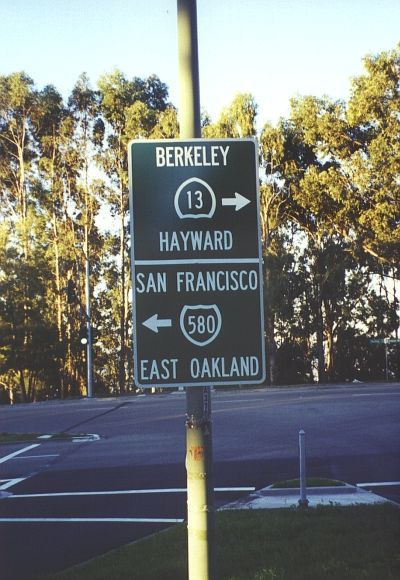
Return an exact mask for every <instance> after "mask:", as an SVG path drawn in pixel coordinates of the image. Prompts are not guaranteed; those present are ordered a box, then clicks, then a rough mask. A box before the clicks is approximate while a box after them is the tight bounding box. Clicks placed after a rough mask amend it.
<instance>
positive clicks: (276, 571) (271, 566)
mask: <svg viewBox="0 0 400 580" xmlns="http://www.w3.org/2000/svg"><path fill="white" fill-rule="evenodd" d="M186 535H187V532H186V529H185V526H184V525H179V526H175V527H174V528H171V529H169V530H167V531H165V532H161V533H159V534H156V535H154V536H151V537H149V538H147V539H144V540H141V541H140V542H137V543H134V544H131V545H128V546H124V547H122V548H119V549H117V550H115V551H113V552H111V553H109V554H106V555H104V556H101V557H99V558H97V559H95V560H92V561H90V562H88V563H86V564H83V565H80V566H77V567H74V568H71V569H69V570H66V571H64V572H62V573H59V574H56V575H51V576H47V577H46V578H47V580H50V579H51V580H56V579H57V580H113V579H118V580H124V579H128V578H129V579H130V580H154V579H155V578H159V579H162V580H186V579H187V560H186V553H187V545H186ZM399 546H400V511H399V508H398V507H397V506H395V505H393V504H380V505H360V506H351V507H340V506H329V507H328V506H321V507H318V508H313V509H308V510H298V509H282V510H280V509H277V510H242V511H234V510H232V511H224V512H219V513H217V515H216V559H217V574H216V578H217V579H218V580H320V579H324V580H343V579H346V580H383V579H384V580H398V579H399V578H400V554H399Z"/></svg>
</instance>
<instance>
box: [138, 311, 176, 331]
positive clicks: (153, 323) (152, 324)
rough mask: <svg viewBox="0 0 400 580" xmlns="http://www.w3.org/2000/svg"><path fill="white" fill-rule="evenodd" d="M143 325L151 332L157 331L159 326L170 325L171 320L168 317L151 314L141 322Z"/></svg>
mask: <svg viewBox="0 0 400 580" xmlns="http://www.w3.org/2000/svg"><path fill="white" fill-rule="evenodd" d="M142 324H143V326H146V328H149V329H150V330H152V331H153V332H158V329H159V328H165V327H168V326H172V320H171V319H170V318H160V319H159V318H158V314H153V316H150V318H148V319H147V320H145V321H144V322H142Z"/></svg>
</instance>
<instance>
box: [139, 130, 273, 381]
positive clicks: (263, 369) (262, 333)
mask: <svg viewBox="0 0 400 580" xmlns="http://www.w3.org/2000/svg"><path fill="white" fill-rule="evenodd" d="M204 142H207V143H240V142H241V143H243V142H246V143H247V142H250V143H253V145H254V157H255V170H256V176H255V177H256V206H257V230H258V247H257V251H258V260H257V262H256V263H258V272H259V280H260V288H259V301H260V327H259V330H260V342H261V359H262V360H261V361H260V362H261V377H260V379H258V380H249V381H243V380H229V381H215V382H214V381H212V380H209V381H203V380H201V381H196V382H174V383H170V382H166V383H163V382H154V383H151V384H150V383H145V384H142V383H141V382H140V380H139V376H138V368H139V365H138V350H137V347H136V345H137V318H138V317H137V309H136V292H135V275H136V266H135V262H136V260H135V243H134V240H135V238H134V225H133V208H134V193H133V189H134V188H133V168H132V146H133V145H135V144H145V143H147V144H149V143H150V144H154V145H156V144H158V143H162V144H166V143H175V144H179V143H199V144H201V143H204ZM128 180H129V218H130V223H129V231H130V236H131V240H130V241H131V247H130V257H131V284H132V324H133V332H132V334H133V381H134V384H135V385H136V386H137V387H138V388H140V389H151V388H154V387H156V388H166V389H167V388H168V389H171V388H180V387H188V388H191V387H209V386H211V385H212V386H215V387H216V388H218V387H219V386H233V385H259V384H262V383H264V382H265V380H266V356H265V317H264V280H263V257H262V245H261V222H260V180H259V158H258V141H257V138H256V137H243V138H238V139H236V138H221V139H218V138H212V139H206V138H189V139H182V138H177V139H154V140H153V139H132V140H131V141H129V143H128ZM238 260H240V259H238ZM137 261H138V262H140V260H137ZM200 261H201V259H196V260H195V262H196V263H199V262H200ZM224 261H225V260H224ZM240 261H242V260H240ZM151 262H155V260H151ZM163 262H164V263H165V262H168V260H163ZM179 262H180V263H184V262H185V260H184V259H182V260H179ZM207 262H209V260H207Z"/></svg>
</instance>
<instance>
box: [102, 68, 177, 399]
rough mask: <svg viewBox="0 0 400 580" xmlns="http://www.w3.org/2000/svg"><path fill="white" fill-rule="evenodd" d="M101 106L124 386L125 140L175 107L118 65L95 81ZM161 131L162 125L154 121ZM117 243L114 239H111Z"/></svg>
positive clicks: (154, 85) (153, 84)
mask: <svg viewBox="0 0 400 580" xmlns="http://www.w3.org/2000/svg"><path fill="white" fill-rule="evenodd" d="M98 86H99V93H100V99H101V112H102V116H103V118H104V120H105V122H106V126H105V146H104V149H103V151H102V154H101V156H100V157H99V160H100V163H101V166H102V168H103V169H104V171H105V173H106V175H107V177H108V180H109V188H108V191H109V195H108V200H107V201H108V204H109V206H110V211H111V214H112V215H113V216H115V217H116V220H117V223H118V234H117V237H118V253H117V255H116V256H115V261H114V263H115V266H116V267H117V268H118V275H117V276H114V275H112V278H114V280H115V282H116V286H114V287H113V290H112V291H113V292H114V293H116V292H118V296H116V300H115V301H114V308H113V310H114V313H113V314H114V317H115V320H116V323H117V324H118V336H119V345H118V389H119V391H120V392H123V391H125V390H126V385H127V380H129V379H130V377H131V376H132V356H129V355H130V353H131V348H130V339H129V335H130V333H129V328H130V316H129V301H128V298H129V290H130V275H129V272H130V270H129V267H130V264H129V259H128V245H127V244H128V158H127V149H128V143H129V141H130V140H131V139H134V138H148V137H149V136H150V135H151V134H152V132H153V131H154V130H155V129H156V127H157V126H158V121H159V115H160V114H163V117H164V119H163V121H164V128H167V127H168V121H167V113H169V114H170V117H169V119H170V121H169V123H171V122H172V123H173V121H172V118H173V111H172V109H168V105H169V103H168V100H167V99H168V90H167V86H166V85H165V84H164V83H162V82H161V81H160V79H159V78H158V77H156V76H155V75H153V76H150V77H148V78H147V79H140V78H137V77H136V78H134V79H132V80H128V79H127V78H126V77H125V75H124V74H122V73H121V72H120V71H118V70H116V71H114V72H113V73H111V74H109V75H104V76H102V77H101V78H100V79H99V82H98ZM158 128H159V130H160V131H161V130H162V128H161V125H160V126H158ZM114 247H115V249H117V248H116V244H114ZM117 320H118V322H117Z"/></svg>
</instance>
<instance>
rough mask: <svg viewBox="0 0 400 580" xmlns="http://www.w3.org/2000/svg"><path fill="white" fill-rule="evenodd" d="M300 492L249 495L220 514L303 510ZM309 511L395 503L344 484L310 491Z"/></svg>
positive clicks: (268, 490) (268, 489) (267, 489)
mask: <svg viewBox="0 0 400 580" xmlns="http://www.w3.org/2000/svg"><path fill="white" fill-rule="evenodd" d="M299 500H300V489H298V488H294V489H277V488H271V486H269V487H264V488H263V489H260V490H258V491H255V492H253V493H251V494H249V495H248V496H247V497H245V498H242V499H239V500H237V501H234V502H232V503H229V504H226V505H224V506H222V507H221V508H219V509H220V510H235V509H276V508H295V507H299ZM307 500H308V506H309V507H316V506H318V505H326V506H329V505H342V506H349V505H358V504H370V505H371V504H377V503H392V502H390V500H388V499H386V498H384V497H381V496H380V495H377V494H375V493H372V492H371V491H366V490H364V489H360V488H358V487H357V486H354V485H350V484H344V485H343V486H335V487H333V486H332V487H314V488H309V489H307Z"/></svg>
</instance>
